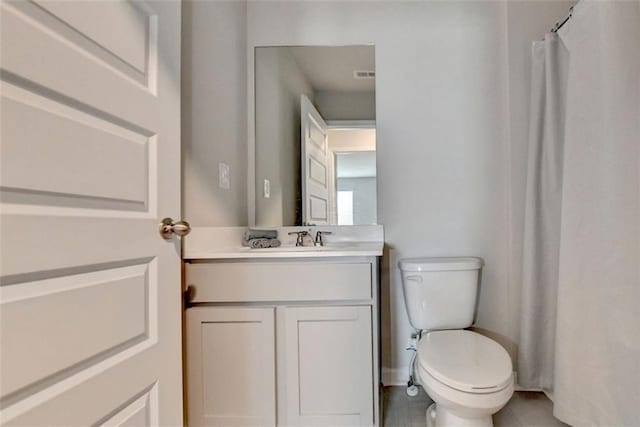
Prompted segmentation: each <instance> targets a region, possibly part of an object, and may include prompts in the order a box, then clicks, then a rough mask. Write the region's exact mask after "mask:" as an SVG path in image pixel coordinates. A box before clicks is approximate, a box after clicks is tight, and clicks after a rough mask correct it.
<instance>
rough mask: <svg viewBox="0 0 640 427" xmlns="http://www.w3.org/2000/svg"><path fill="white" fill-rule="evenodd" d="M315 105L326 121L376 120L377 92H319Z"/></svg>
mask: <svg viewBox="0 0 640 427" xmlns="http://www.w3.org/2000/svg"><path fill="white" fill-rule="evenodd" d="M315 105H316V108H317V109H318V111H319V112H320V114H321V115H322V117H323V118H324V119H325V120H375V119H376V94H375V92H332V91H317V92H316V96H315Z"/></svg>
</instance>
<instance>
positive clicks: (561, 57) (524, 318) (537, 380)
mask: <svg viewBox="0 0 640 427" xmlns="http://www.w3.org/2000/svg"><path fill="white" fill-rule="evenodd" d="M567 59H568V54H567V51H566V49H565V48H564V45H563V44H562V42H561V41H560V40H559V39H558V37H557V35H556V34H555V33H550V34H547V35H546V36H545V38H544V40H543V41H536V42H535V43H534V44H533V50H532V70H531V112H530V120H529V166H528V174H527V195H526V209H525V229H524V257H523V269H522V282H523V284H522V308H521V312H520V314H521V316H520V323H521V330H522V333H521V336H520V345H519V349H518V383H519V384H520V385H521V386H523V387H526V388H528V389H546V390H550V389H551V388H552V384H553V359H554V345H555V325H556V323H555V322H556V300H557V298H558V256H559V251H560V208H561V202H562V151H563V140H564V111H565V91H566V79H567V77H566V62H567Z"/></svg>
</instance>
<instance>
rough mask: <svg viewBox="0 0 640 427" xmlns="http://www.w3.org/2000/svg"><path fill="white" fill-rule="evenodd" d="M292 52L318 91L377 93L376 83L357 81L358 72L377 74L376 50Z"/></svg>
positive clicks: (341, 48) (340, 48) (309, 48)
mask: <svg viewBox="0 0 640 427" xmlns="http://www.w3.org/2000/svg"><path fill="white" fill-rule="evenodd" d="M289 50H290V51H291V54H292V56H293V58H294V59H295V61H296V63H297V64H298V67H300V70H301V71H302V72H303V73H304V74H305V75H306V76H307V78H308V79H309V82H310V83H311V86H313V88H314V90H316V91H337V92H373V91H374V90H375V79H355V78H354V77H353V72H354V70H367V71H375V47H374V46H299V47H290V48H289Z"/></svg>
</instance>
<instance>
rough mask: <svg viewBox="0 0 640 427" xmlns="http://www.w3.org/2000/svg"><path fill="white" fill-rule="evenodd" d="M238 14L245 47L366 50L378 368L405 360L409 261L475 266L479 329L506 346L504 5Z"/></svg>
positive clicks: (317, 6) (321, 7) (263, 7)
mask: <svg viewBox="0 0 640 427" xmlns="http://www.w3.org/2000/svg"><path fill="white" fill-rule="evenodd" d="M247 12H248V15H247V19H248V26H247V28H248V44H249V47H250V48H252V47H253V46H261V45H332V44H337V45H348V44H368V43H373V44H375V47H376V79H377V80H376V122H377V151H378V168H377V171H378V220H379V222H380V223H382V224H384V226H385V237H386V241H387V250H386V255H385V259H384V262H383V264H384V267H383V295H385V301H384V302H383V307H382V309H383V330H382V341H383V364H384V366H386V367H389V368H392V369H400V371H398V372H399V373H400V374H405V372H404V370H403V367H405V366H406V365H407V364H408V360H409V354H408V352H406V351H405V350H404V347H405V345H406V341H407V338H408V336H409V334H410V332H411V328H410V326H409V323H408V321H407V316H406V312H405V308H404V301H403V297H402V292H401V287H400V277H399V274H398V270H397V268H396V265H397V261H398V259H399V258H402V257H407V256H438V255H477V256H481V257H483V258H484V259H485V260H486V263H487V267H486V269H485V272H484V282H483V289H482V297H481V302H480V313H479V319H478V323H479V325H480V326H481V327H483V328H485V329H486V330H488V331H490V332H491V333H492V334H493V335H497V336H498V337H499V338H500V339H501V341H502V342H503V343H505V344H507V345H509V347H512V345H511V343H510V340H509V338H508V333H509V320H510V316H509V311H508V310H509V305H508V303H509V301H508V298H507V296H508V292H507V273H508V268H507V265H506V259H507V258H506V254H505V252H506V249H507V245H508V234H509V233H508V229H509V227H508V211H507V200H508V198H507V197H506V194H505V192H506V188H507V187H506V180H505V177H506V171H507V169H506V163H507V160H508V159H507V157H506V156H507V151H506V149H505V145H506V128H507V126H506V123H505V117H506V105H507V85H506V83H505V82H506V78H507V73H506V71H507V63H506V59H507V58H506V37H505V35H506V6H505V4H504V3H497V2H496V3H488V2H469V3H464V2H432V3H431V2H428V3H425V2H420V3H398V2H388V3H375V2H372V3H367V5H366V7H363V6H362V5H361V4H359V3H357V2H339V3H336V2H252V3H250V4H249V5H248V10H247ZM249 66H250V67H251V64H250V65H249ZM249 87H251V83H249Z"/></svg>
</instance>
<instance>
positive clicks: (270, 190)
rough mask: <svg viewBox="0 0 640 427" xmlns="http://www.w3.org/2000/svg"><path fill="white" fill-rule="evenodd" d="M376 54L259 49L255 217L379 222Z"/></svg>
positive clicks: (358, 49) (347, 49) (368, 50)
mask: <svg viewBox="0 0 640 427" xmlns="http://www.w3.org/2000/svg"><path fill="white" fill-rule="evenodd" d="M374 54H375V49H374V47H373V46H340V47H333V46H330V47H327V46H299V47H257V48H256V49H255V144H254V155H255V164H254V168H253V170H252V171H251V172H253V174H252V179H253V180H254V181H253V182H254V183H255V187H254V188H255V192H254V195H253V197H251V198H250V200H249V208H250V212H253V215H252V216H251V215H250V218H252V217H253V218H255V220H254V221H253V222H252V224H251V225H255V226H260V227H268V226H293V225H322V224H332V225H333V224H337V225H360V224H375V223H376V221H377V219H376V210H377V208H376V174H375V156H376V154H375V149H376V148H375V57H374Z"/></svg>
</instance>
